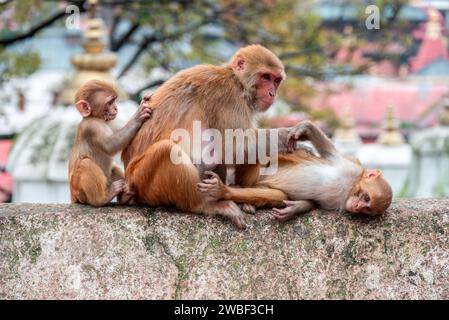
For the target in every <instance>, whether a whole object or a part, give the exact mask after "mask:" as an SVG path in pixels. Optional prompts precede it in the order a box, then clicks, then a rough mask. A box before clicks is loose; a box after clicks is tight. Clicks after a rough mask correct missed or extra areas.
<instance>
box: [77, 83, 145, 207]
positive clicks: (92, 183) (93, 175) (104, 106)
mask: <svg viewBox="0 0 449 320" xmlns="http://www.w3.org/2000/svg"><path fill="white" fill-rule="evenodd" d="M116 99H117V92H116V91H115V89H114V88H113V87H112V86H111V85H110V84H108V83H106V82H103V81H99V80H91V81H88V82H86V83H85V84H84V85H83V86H81V88H79V89H78V91H77V92H76V94H75V107H76V108H77V109H78V111H79V113H80V114H81V116H82V117H83V119H82V120H81V123H80V124H79V125H78V128H77V133H76V141H75V144H74V146H73V150H72V155H71V157H70V161H69V183H70V198H71V202H72V203H76V202H78V203H86V204H90V205H93V206H103V205H105V204H107V203H109V202H111V201H112V199H113V198H114V197H116V196H117V199H118V201H119V203H122V204H123V203H127V202H129V201H130V200H131V199H132V198H133V196H134V191H133V190H132V189H131V188H130V187H129V186H128V184H126V183H125V180H124V174H123V170H122V169H121V168H120V167H118V166H117V165H115V164H114V163H113V158H114V156H115V155H116V154H117V153H118V152H120V151H121V150H123V148H125V147H126V146H127V145H128V143H129V142H130V141H131V139H132V138H133V137H134V136H135V134H136V133H137V131H138V130H139V128H140V126H141V125H142V123H143V122H145V120H147V119H149V118H150V117H151V115H152V109H151V108H150V107H149V106H148V103H149V101H150V99H151V95H146V96H145V97H144V98H143V100H142V102H141V104H140V106H139V109H138V110H137V112H136V113H135V114H134V115H133V117H132V118H131V119H130V120H129V121H128V123H127V124H126V125H125V126H124V127H123V128H121V129H117V128H116V127H115V126H114V121H113V120H114V119H115V117H116V116H117V105H116Z"/></svg>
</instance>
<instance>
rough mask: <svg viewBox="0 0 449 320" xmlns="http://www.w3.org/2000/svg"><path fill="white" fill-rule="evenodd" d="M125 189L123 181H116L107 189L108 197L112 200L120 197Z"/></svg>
mask: <svg viewBox="0 0 449 320" xmlns="http://www.w3.org/2000/svg"><path fill="white" fill-rule="evenodd" d="M124 189H125V180H123V179H120V180H117V181H114V182H113V183H112V184H111V187H110V189H109V197H110V199H111V200H112V199H113V198H114V197H115V196H118V195H120V194H121V193H123V190H124Z"/></svg>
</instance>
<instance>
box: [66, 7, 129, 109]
mask: <svg viewBox="0 0 449 320" xmlns="http://www.w3.org/2000/svg"><path fill="white" fill-rule="evenodd" d="M88 3H89V19H88V20H87V22H86V25H87V29H86V31H85V32H84V33H83V36H82V46H83V48H84V51H85V52H84V53H81V54H76V55H74V56H73V57H72V60H71V62H72V65H73V66H74V67H75V68H76V71H75V74H74V76H73V77H72V78H71V79H70V80H69V81H68V82H67V83H66V85H65V87H64V89H63V91H62V103H63V104H73V103H74V101H73V99H74V96H75V92H76V90H78V88H79V87H80V86H81V85H82V84H83V83H85V82H86V81H89V80H92V79H99V80H104V81H107V82H109V83H111V84H113V85H114V86H115V87H116V88H117V90H118V93H119V99H121V100H123V99H126V98H127V96H126V93H124V92H123V91H122V90H121V89H120V88H119V86H118V85H117V80H116V79H115V78H114V77H113V76H112V75H111V74H110V73H109V70H110V69H111V68H112V67H114V66H115V64H116V63H117V56H116V55H115V54H114V53H110V52H109V53H108V52H103V51H104V49H105V48H106V44H105V42H104V39H103V38H104V35H105V31H104V23H103V20H102V19H101V18H96V11H97V4H98V0H89V1H88Z"/></svg>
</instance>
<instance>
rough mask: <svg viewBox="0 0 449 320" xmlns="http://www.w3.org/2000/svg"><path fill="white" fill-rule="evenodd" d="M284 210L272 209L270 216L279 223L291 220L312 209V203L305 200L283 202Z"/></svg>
mask: <svg viewBox="0 0 449 320" xmlns="http://www.w3.org/2000/svg"><path fill="white" fill-rule="evenodd" d="M284 204H285V208H282V209H278V208H273V212H272V213H271V215H272V216H273V217H274V218H275V219H276V220H278V221H280V222H285V221H288V220H291V219H293V218H294V217H296V216H297V215H299V214H302V213H306V212H307V211H309V210H311V209H312V203H311V202H310V201H307V200H299V201H289V200H284Z"/></svg>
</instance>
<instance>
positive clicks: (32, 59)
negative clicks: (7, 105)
mask: <svg viewBox="0 0 449 320" xmlns="http://www.w3.org/2000/svg"><path fill="white" fill-rule="evenodd" d="M40 63H41V58H40V56H39V55H38V54H37V53H36V52H32V51H28V52H25V53H15V52H10V51H6V50H3V51H1V50H0V85H1V84H2V83H4V82H5V81H8V80H9V79H11V78H14V77H25V76H27V75H29V74H31V73H33V72H35V71H36V70H37V69H38V68H39V66H40Z"/></svg>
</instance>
